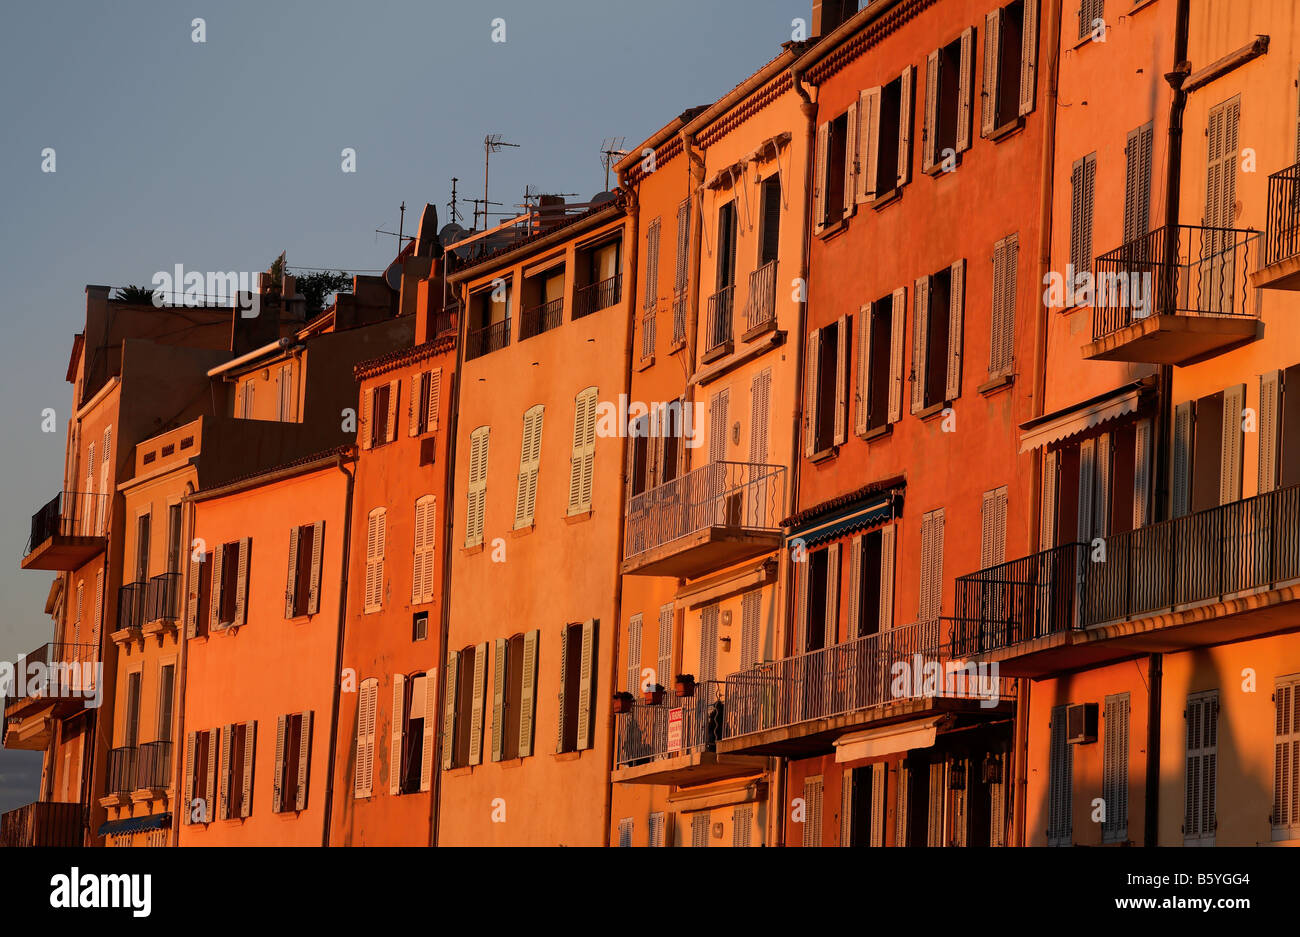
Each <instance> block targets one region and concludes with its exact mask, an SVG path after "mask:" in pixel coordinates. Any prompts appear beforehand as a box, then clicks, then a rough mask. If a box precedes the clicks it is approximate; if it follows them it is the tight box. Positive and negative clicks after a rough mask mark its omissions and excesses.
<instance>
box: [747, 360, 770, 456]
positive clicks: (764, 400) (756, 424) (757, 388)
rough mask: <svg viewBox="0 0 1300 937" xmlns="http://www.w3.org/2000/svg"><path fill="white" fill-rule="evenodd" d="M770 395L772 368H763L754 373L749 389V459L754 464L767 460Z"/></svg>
mask: <svg viewBox="0 0 1300 937" xmlns="http://www.w3.org/2000/svg"><path fill="white" fill-rule="evenodd" d="M771 396H772V369H771V368H764V369H763V370H762V371H760V372H759V373H758V374H757V375H755V377H754V380H753V383H752V384H751V385H750V391H749V461H750V462H753V463H755V464H756V465H763V464H766V462H767V440H768V432H769V424H770V423H771V416H770V409H769V408H770V402H771Z"/></svg>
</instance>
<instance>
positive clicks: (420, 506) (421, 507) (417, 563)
mask: <svg viewBox="0 0 1300 937" xmlns="http://www.w3.org/2000/svg"><path fill="white" fill-rule="evenodd" d="M428 506H429V502H428V501H427V500H426V499H425V498H420V499H419V500H418V501H416V502H415V537H414V541H415V542H414V545H413V547H412V550H411V601H412V602H413V603H420V602H423V601H424V592H425V586H424V532H425V523H424V514H425V511H426V510H427V509H428ZM368 588H369V584H367V589H368ZM366 602H367V604H369V599H367V600H366Z"/></svg>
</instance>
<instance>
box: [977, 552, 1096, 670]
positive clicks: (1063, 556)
mask: <svg viewBox="0 0 1300 937" xmlns="http://www.w3.org/2000/svg"><path fill="white" fill-rule="evenodd" d="M1089 549H1090V547H1089V545H1088V544H1085V543H1067V544H1064V545H1063V546H1059V547H1054V548H1053V549H1051V550H1044V551H1042V552H1041V553H1035V554H1032V555H1031V556H1025V557H1021V558H1020V559H1017V560H1011V561H1010V562H1007V563H1001V564H999V565H997V566H992V567H989V568H988V569H982V570H980V571H979V572H976V573H971V574H970V575H968V576H961V577H959V578H958V579H957V582H956V586H955V593H956V595H955V608H956V615H955V616H954V620H953V629H952V650H953V653H955V654H960V655H969V654H978V653H980V652H981V651H987V650H990V649H992V648H997V647H1006V646H1008V645H1011V644H1018V643H1020V642H1022V641H1030V640H1033V639H1034V638H1042V637H1046V636H1048V635H1051V634H1056V633H1058V632H1062V631H1069V630H1070V629H1072V628H1077V627H1079V621H1080V618H1079V596H1080V589H1079V578H1080V577H1081V576H1082V575H1083V571H1084V563H1085V562H1086V561H1087V559H1088V550H1089Z"/></svg>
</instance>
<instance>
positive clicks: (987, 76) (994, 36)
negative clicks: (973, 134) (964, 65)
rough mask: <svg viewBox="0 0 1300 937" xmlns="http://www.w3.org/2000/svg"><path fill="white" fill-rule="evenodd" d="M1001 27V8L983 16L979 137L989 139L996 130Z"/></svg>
mask: <svg viewBox="0 0 1300 937" xmlns="http://www.w3.org/2000/svg"><path fill="white" fill-rule="evenodd" d="M1001 27H1002V8H1001V7H998V8H997V9H994V10H990V11H989V12H987V13H985V14H984V93H983V95H982V96H981V97H982V99H983V102H984V103H983V106H982V107H981V108H980V136H981V137H990V136H992V135H993V131H994V130H996V129H997V116H998V71H999V67H1000V65H1001V63H1000V62H999V58H1000V56H999V54H998V51H999V50H998V35H999V32H1000V30H1001Z"/></svg>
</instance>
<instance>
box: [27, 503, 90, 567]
mask: <svg viewBox="0 0 1300 937" xmlns="http://www.w3.org/2000/svg"><path fill="white" fill-rule="evenodd" d="M107 504H108V496H107V495H104V494H97V493H95V492H89V491H61V492H59V493H58V494H57V495H55V496H54V497H53V498H52V499H50V501H49V502H48V503H47V504H46V505H45V506H44V507H42V508H41V509H40V510H39V511H37V512H36V513H35V514H33V515H32V527H31V535H30V537H29V538H28V540H27V549H26V550H24V551H23V555H24V556H26V555H28V554H30V553H31V552H32V551H33V550H35V549H36V548H37V547H39V546H40V545H41V544H42V543H44V542H45V541H46V540H49V539H50V538H51V537H100V536H103V534H104V525H105V523H106V522H107V519H106V518H105V516H104V514H105V510H106V508H107Z"/></svg>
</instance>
